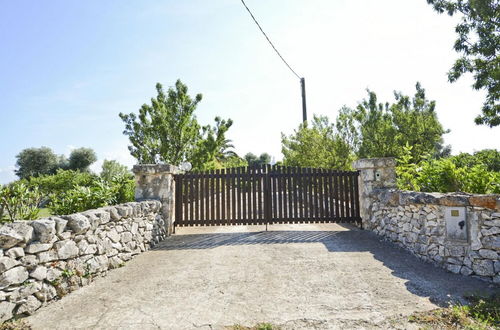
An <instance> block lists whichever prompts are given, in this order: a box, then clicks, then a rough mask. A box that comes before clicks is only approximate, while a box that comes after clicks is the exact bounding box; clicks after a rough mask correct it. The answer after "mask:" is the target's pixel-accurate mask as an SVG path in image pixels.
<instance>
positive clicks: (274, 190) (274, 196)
mask: <svg viewBox="0 0 500 330" xmlns="http://www.w3.org/2000/svg"><path fill="white" fill-rule="evenodd" d="M275 173H276V166H275V165H274V166H272V167H271V169H270V172H269V177H270V178H271V194H272V205H271V213H272V214H271V219H269V223H271V222H272V220H273V219H276V218H277V217H278V207H277V206H278V204H277V203H278V197H277V194H278V189H277V188H278V187H277V183H278V181H277V180H276V175H275Z"/></svg>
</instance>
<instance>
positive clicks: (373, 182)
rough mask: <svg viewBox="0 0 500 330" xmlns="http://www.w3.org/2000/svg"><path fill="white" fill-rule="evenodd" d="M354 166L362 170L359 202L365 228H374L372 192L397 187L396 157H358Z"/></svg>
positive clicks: (359, 184)
mask: <svg viewBox="0 0 500 330" xmlns="http://www.w3.org/2000/svg"><path fill="white" fill-rule="evenodd" d="M353 167H354V168H355V169H356V170H358V171H359V172H360V176H359V178H360V179H359V183H358V186H359V204H360V210H359V211H360V212H359V213H360V215H361V223H362V226H363V228H364V229H369V230H371V229H372V226H371V221H370V219H371V217H372V214H370V211H369V210H370V209H371V208H370V206H371V204H372V203H373V197H372V192H373V191H374V190H375V189H379V188H395V187H396V159H395V158H393V157H387V158H368V159H358V160H357V161H355V162H354V163H353Z"/></svg>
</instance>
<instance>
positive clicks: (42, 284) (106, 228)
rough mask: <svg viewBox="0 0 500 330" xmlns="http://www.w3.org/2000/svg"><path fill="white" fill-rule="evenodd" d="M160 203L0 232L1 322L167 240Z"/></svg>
mask: <svg viewBox="0 0 500 330" xmlns="http://www.w3.org/2000/svg"><path fill="white" fill-rule="evenodd" d="M161 207H162V205H161V202H160V201H154V200H150V201H142V202H134V203H127V204H122V205H116V206H109V207H104V208H100V209H96V210H89V211H86V212H82V213H76V214H72V215H67V216H62V217H50V218H45V219H40V220H35V221H16V222H13V223H9V224H4V225H3V226H0V322H1V321H4V320H7V319H10V318H12V316H13V315H22V314H24V315H29V314H31V313H33V312H34V311H35V310H37V309H38V308H40V307H41V306H42V305H43V304H45V303H47V302H49V301H51V300H53V299H57V298H60V297H62V296H64V295H66V294H67V293H69V292H71V291H74V290H76V289H78V288H79V287H81V286H84V285H86V284H88V283H90V282H91V281H92V279H93V278H95V277H96V276H102V275H104V274H106V272H107V271H108V270H109V269H112V268H117V267H121V266H122V265H123V264H124V263H125V262H126V261H128V260H130V259H131V258H132V257H133V256H134V255H137V254H139V253H141V252H144V251H146V250H147V249H148V248H149V247H151V246H152V245H154V244H156V243H157V242H159V241H161V240H162V239H164V238H165V236H166V235H167V226H166V224H165V221H164V219H163V217H162V215H161V214H162V210H161Z"/></svg>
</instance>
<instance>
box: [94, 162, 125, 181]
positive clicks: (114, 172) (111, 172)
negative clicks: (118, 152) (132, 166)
mask: <svg viewBox="0 0 500 330" xmlns="http://www.w3.org/2000/svg"><path fill="white" fill-rule="evenodd" d="M130 176H132V173H130V171H129V169H128V168H127V166H125V165H122V164H120V163H118V162H117V161H116V160H107V159H105V160H104V162H103V163H102V170H101V178H102V179H104V180H105V181H107V182H111V181H112V180H113V179H115V178H121V177H130Z"/></svg>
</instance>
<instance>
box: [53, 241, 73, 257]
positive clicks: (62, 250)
mask: <svg viewBox="0 0 500 330" xmlns="http://www.w3.org/2000/svg"><path fill="white" fill-rule="evenodd" d="M54 248H55V250H56V251H57V256H58V257H59V259H63V260H64V259H69V258H74V257H76V256H78V253H79V250H78V247H77V246H76V243H75V242H74V241H71V240H67V241H59V242H56V243H55V244H54Z"/></svg>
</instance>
